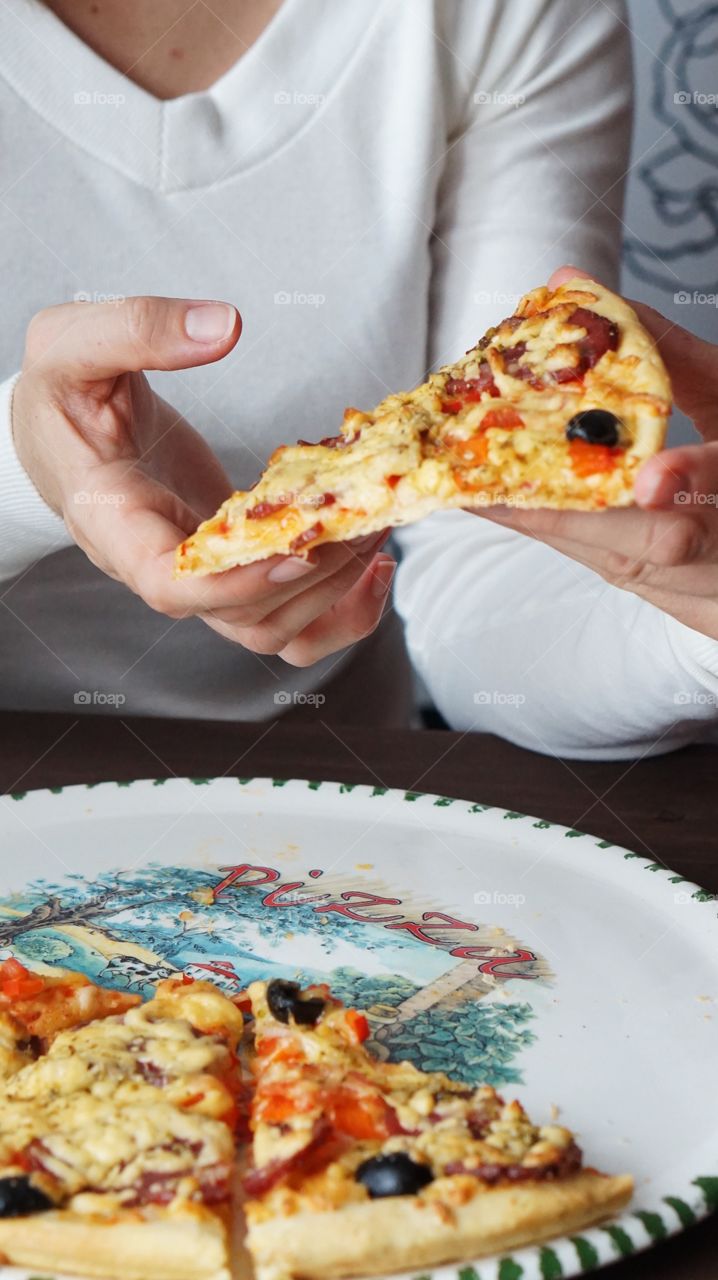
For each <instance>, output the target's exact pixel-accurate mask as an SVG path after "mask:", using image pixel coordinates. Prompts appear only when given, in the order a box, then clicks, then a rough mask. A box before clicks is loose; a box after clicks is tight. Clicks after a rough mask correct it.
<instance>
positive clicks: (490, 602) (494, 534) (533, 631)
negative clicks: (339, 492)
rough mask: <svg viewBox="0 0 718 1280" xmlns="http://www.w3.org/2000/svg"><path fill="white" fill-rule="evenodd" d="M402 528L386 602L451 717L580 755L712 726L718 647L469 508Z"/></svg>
mask: <svg viewBox="0 0 718 1280" xmlns="http://www.w3.org/2000/svg"><path fill="white" fill-rule="evenodd" d="M403 537H404V545H405V559H404V562H403V564H402V566H400V570H399V574H398V581H397V596H396V599H397V608H398V610H399V612H400V614H401V615H402V617H403V618H404V621H405V623H406V627H407V633H408V640H409V648H410V652H411V656H412V660H413V662H414V663H415V665H416V667H417V669H418V670H419V672H420V673H421V675H422V676H423V678H424V680H425V681H426V683H427V685H428V687H429V689H430V691H431V694H432V696H433V698H434V701H435V702H436V705H437V707H438V708H439V710H440V711H441V713H442V715H443V716H444V717H445V718H446V719H447V720H448V722H449V723H450V724H451V725H452V726H453V727H454V728H456V729H463V730H466V731H470V730H477V731H482V732H485V733H498V734H500V735H501V736H502V737H504V738H508V739H509V741H511V742H515V743H516V744H517V745H519V746H523V747H529V748H531V749H532V750H534V751H542V752H546V753H548V754H552V755H557V756H565V757H573V758H575V759H586V760H591V759H595V760H600V759H620V758H626V759H629V758H634V757H636V756H643V755H657V754H662V753H663V752H666V751H670V750H672V749H673V748H675V747H679V746H684V745H685V744H687V743H689V742H694V741H700V740H701V738H704V737H708V736H711V735H712V733H713V729H714V726H715V724H716V707H717V706H718V644H715V643H714V642H713V641H711V640H708V639H706V637H705V636H701V635H698V633H697V632H694V631H691V630H690V629H689V628H688V627H684V626H683V625H682V624H681V623H679V622H676V621H675V619H674V618H670V617H669V616H668V615H667V614H664V613H661V612H660V611H659V610H658V609H655V608H654V607H653V606H652V605H650V604H648V603H647V602H646V601H645V600H641V599H640V598H639V597H638V596H635V595H633V594H631V593H630V592H627V591H621V590H620V589H619V588H618V587H612V586H610V585H609V584H607V583H606V582H604V581H603V579H602V578H600V577H599V576H598V575H597V574H595V573H593V572H592V571H591V570H590V569H586V568H584V566H583V565H578V564H575V563H574V562H573V561H572V560H567V559H566V557H564V556H562V555H561V554H560V553H559V552H557V551H554V550H553V549H552V548H551V547H547V546H545V545H544V544H543V543H540V542H535V541H533V540H531V539H529V538H525V537H523V536H522V535H521V534H519V533H515V532H514V531H513V530H511V529H504V528H501V527H499V526H497V525H493V524H489V522H488V521H484V520H481V519H479V518H478V517H476V516H472V515H469V514H468V513H466V512H453V511H452V512H446V513H441V514H440V515H436V516H432V517H431V518H430V519H429V520H425V521H423V522H422V523H421V524H418V525H414V526H412V527H411V528H410V529H407V530H406V531H405V533H404V535H403ZM407 568H409V570H410V571H409V572H408V573H407V572H405V570H406V569H407Z"/></svg>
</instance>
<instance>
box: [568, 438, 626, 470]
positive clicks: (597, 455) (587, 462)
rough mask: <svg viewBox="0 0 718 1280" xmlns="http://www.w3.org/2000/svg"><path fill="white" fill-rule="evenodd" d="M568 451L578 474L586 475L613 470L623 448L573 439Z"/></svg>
mask: <svg viewBox="0 0 718 1280" xmlns="http://www.w3.org/2000/svg"><path fill="white" fill-rule="evenodd" d="M568 452H569V457H570V459H571V466H572V467H573V469H574V471H575V473H576V475H577V476H581V477H584V476H593V475H596V474H597V473H598V472H601V471H613V469H614V467H615V466H616V463H617V461H618V459H619V457H620V455H621V454H622V452H623V450H622V449H620V448H615V447H612V446H609V445H605V444H589V443H588V441H587V440H571V441H570V442H569V446H568Z"/></svg>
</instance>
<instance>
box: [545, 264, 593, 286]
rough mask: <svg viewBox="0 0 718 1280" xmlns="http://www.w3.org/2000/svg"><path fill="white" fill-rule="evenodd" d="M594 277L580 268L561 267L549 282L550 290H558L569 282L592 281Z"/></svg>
mask: <svg viewBox="0 0 718 1280" xmlns="http://www.w3.org/2000/svg"><path fill="white" fill-rule="evenodd" d="M591 279H592V277H591V276H590V275H589V274H588V272H587V271H582V270H581V268H580V267H572V266H570V265H567V266H565V267H559V268H558V269H557V270H556V271H554V272H553V274H552V275H551V277H550V278H549V281H548V287H549V289H558V288H559V286H560V285H562V284H567V283H568V281H569V280H591Z"/></svg>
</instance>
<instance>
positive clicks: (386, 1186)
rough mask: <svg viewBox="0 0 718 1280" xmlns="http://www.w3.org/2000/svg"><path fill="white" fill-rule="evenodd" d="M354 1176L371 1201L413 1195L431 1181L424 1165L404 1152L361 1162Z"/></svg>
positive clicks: (430, 1173) (432, 1177)
mask: <svg viewBox="0 0 718 1280" xmlns="http://www.w3.org/2000/svg"><path fill="white" fill-rule="evenodd" d="M354 1177H355V1178H356V1180H357V1182H361V1184H362V1186H364V1187H366V1189H367V1191H368V1192H369V1195H370V1196H371V1198H372V1200H378V1199H379V1198H380V1197H381V1196H415V1195H416V1193H417V1191H421V1188H422V1187H425V1186H426V1185H427V1183H429V1182H433V1179H434V1175H433V1173H432V1172H431V1169H429V1167H428V1166H427V1165H425V1164H417V1162H416V1160H412V1158H411V1156H408V1155H406V1153H405V1152H404V1151H394V1152H392V1154H391V1155H388V1156H372V1157H371V1159H370V1160H364V1161H363V1163H362V1164H360V1165H359V1168H358V1169H357V1171H356V1173H355V1174H354Z"/></svg>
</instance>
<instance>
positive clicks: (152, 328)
mask: <svg viewBox="0 0 718 1280" xmlns="http://www.w3.org/2000/svg"><path fill="white" fill-rule="evenodd" d="M120 315H121V317H122V320H123V323H124V325H125V327H126V329H127V336H128V339H129V341H130V342H131V344H132V346H133V347H134V348H135V350H136V351H137V353H138V355H139V356H140V358H141V359H142V360H143V361H145V362H146V361H147V356H148V355H149V354H150V353H151V352H152V351H154V348H155V347H156V346H157V345H158V343H159V342H160V339H161V337H162V331H163V319H162V310H161V307H160V306H159V305H158V303H157V301H156V299H154V298H125V300H124V302H123V303H122V304H121V308H120Z"/></svg>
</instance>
